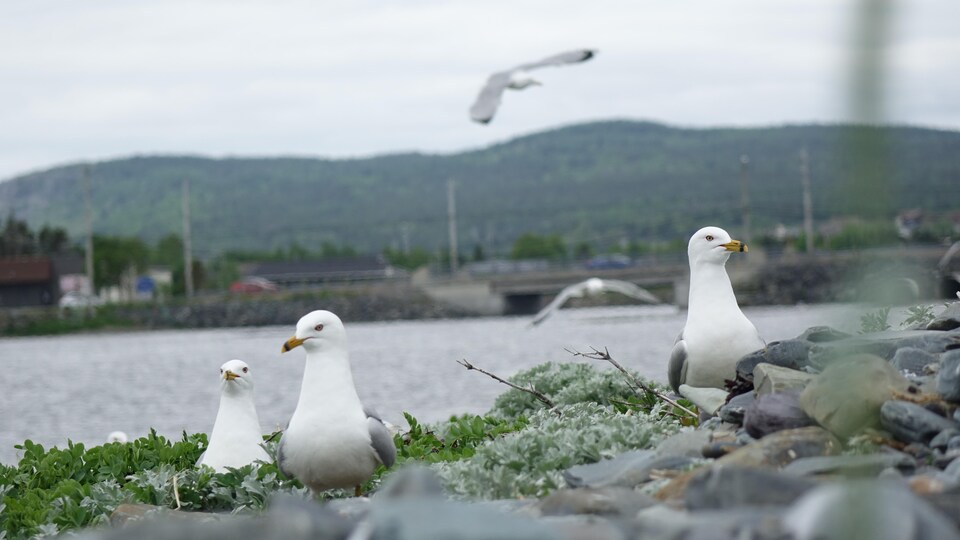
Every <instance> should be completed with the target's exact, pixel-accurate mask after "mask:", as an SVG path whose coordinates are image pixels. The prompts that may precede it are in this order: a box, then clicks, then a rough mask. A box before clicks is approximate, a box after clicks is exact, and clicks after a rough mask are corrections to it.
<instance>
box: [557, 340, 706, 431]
mask: <svg viewBox="0 0 960 540" xmlns="http://www.w3.org/2000/svg"><path fill="white" fill-rule="evenodd" d="M590 349H591V350H592V351H591V352H588V353H584V352H580V351H575V350H573V349H564V350H566V351H567V352H568V353H570V354H572V355H574V356H582V357H584V358H590V359H592V360H604V361H606V362H610V363H611V364H612V365H613V367H615V368H617V369H618V370H619V371H620V373H623V375H624V376H625V377H626V378H627V381H628V383H632V384H633V385H634V390H636V389H637V388H639V389H640V390H643V391H644V392H646V393H648V394H651V395H654V396H656V397H657V399H659V400H660V401H663V402H664V403H668V404H670V405H671V406H673V407H676V408H678V409H680V410H681V411H683V412H684V414H688V415H690V416H692V417H693V418H699V415H698V414H697V413H695V412H693V411H691V410H690V409H688V408H686V407H684V406H683V405H681V404H679V403H677V402H676V401H674V400H673V399H670V397H669V396H667V395H666V394H664V393H663V392H660V391H658V390H656V389H654V388H651V387H649V386H647V385H646V383H644V382H643V381H641V380H640V379H638V378H636V377H634V376H633V374H631V373H630V372H629V371H627V370H626V368H624V367H623V366H621V365H620V362H617V361H616V360H614V359H613V357H612V356H610V351H609V350H607V348H606V347H604V348H603V350H602V351H601V350H599V349H597V348H596V347H590ZM638 393H639V392H638Z"/></svg>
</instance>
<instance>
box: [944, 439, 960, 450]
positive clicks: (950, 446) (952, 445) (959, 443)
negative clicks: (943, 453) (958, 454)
mask: <svg viewBox="0 0 960 540" xmlns="http://www.w3.org/2000/svg"><path fill="white" fill-rule="evenodd" d="M957 449H960V436H958V437H951V438H950V440H949V441H947V450H957Z"/></svg>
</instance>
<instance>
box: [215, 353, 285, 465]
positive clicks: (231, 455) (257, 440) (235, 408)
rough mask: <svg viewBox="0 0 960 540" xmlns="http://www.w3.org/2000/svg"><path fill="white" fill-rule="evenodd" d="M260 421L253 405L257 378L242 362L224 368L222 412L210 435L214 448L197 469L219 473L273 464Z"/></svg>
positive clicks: (221, 378) (221, 391)
mask: <svg viewBox="0 0 960 540" xmlns="http://www.w3.org/2000/svg"><path fill="white" fill-rule="evenodd" d="M262 443H263V436H262V435H261V434H260V420H259V418H257V408H256V406H255V405H254V403H253V377H252V375H251V373H250V366H248V365H247V364H246V362H243V361H242V360H230V361H229V362H227V363H225V364H223V365H222V366H220V410H218V411H217V419H216V421H214V423H213V431H212V432H211V433H210V444H209V445H208V446H207V450H206V452H204V453H203V455H202V456H200V460H199V461H198V462H197V466H200V465H208V466H210V467H213V470H215V471H217V472H225V471H226V470H227V467H231V468H239V467H243V466H244V465H248V464H250V463H253V462H254V461H265V462H268V463H269V462H271V461H272V460H271V459H270V456H269V455H268V454H267V451H266V450H264V449H263V446H262V445H261V444H262Z"/></svg>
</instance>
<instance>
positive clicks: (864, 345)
mask: <svg viewBox="0 0 960 540" xmlns="http://www.w3.org/2000/svg"><path fill="white" fill-rule="evenodd" d="M896 352H897V346H896V345H895V344H894V343H891V342H889V341H882V340H880V341H877V340H872V339H867V338H865V337H854V338H850V339H845V340H843V341H838V342H835V343H827V344H825V345H816V346H814V347H813V348H812V349H810V359H809V361H808V363H807V366H808V370H811V371H814V372H820V371H823V370H825V369H826V368H827V367H828V366H830V365H832V364H834V363H836V362H841V363H842V362H843V361H846V360H847V359H848V358H850V357H853V356H863V355H872V356H878V357H880V358H882V359H884V360H890V359H891V358H893V355H894V354H896Z"/></svg>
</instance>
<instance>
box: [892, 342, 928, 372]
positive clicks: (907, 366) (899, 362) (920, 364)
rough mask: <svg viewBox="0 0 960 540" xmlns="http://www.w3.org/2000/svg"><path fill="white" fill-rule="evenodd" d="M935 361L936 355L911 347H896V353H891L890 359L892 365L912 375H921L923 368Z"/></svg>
mask: <svg viewBox="0 0 960 540" xmlns="http://www.w3.org/2000/svg"><path fill="white" fill-rule="evenodd" d="M936 362H937V357H936V356H934V355H932V354H930V353H928V352H927V351H924V350H921V349H915V348H913V347H904V348H902V349H898V350H897V352H896V354H894V355H893V359H892V360H890V364H891V365H892V366H893V367H895V368H897V369H899V370H900V371H906V372H907V373H911V374H913V375H923V373H924V370H923V368H925V367H927V366H928V365H930V364H934V363H936Z"/></svg>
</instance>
